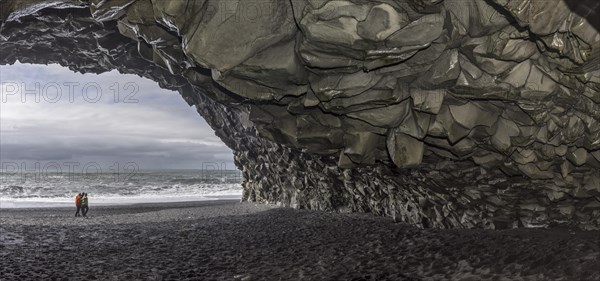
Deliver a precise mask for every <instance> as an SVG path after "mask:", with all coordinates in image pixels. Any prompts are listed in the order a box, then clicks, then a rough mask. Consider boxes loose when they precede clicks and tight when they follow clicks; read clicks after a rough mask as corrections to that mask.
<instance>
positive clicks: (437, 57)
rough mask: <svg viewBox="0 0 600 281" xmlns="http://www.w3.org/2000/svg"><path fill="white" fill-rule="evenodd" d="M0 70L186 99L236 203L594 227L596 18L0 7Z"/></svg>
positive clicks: (70, 4)
mask: <svg viewBox="0 0 600 281" xmlns="http://www.w3.org/2000/svg"><path fill="white" fill-rule="evenodd" d="M1 4H2V7H1V10H0V20H1V21H2V26H1V28H0V54H1V57H0V64H12V63H14V62H15V61H16V60H19V61H21V62H25V63H42V64H46V63H59V64H61V65H63V66H67V67H69V68H71V69H73V70H75V71H80V72H94V73H99V72H104V71H109V70H112V69H118V70H119V71H121V72H123V73H135V74H138V75H141V76H144V77H148V78H150V79H153V80H155V81H158V82H159V83H160V85H161V86H162V87H165V88H169V89H174V90H178V91H179V92H180V93H181V95H182V96H183V97H184V98H185V99H186V100H187V101H188V103H189V104H190V105H195V106H196V107H197V109H198V112H199V113H200V114H201V115H202V116H203V117H204V118H205V119H206V121H207V122H208V123H209V124H210V125H211V126H212V127H213V128H214V129H215V131H216V134H217V135H218V136H219V137H221V139H223V141H224V142H225V143H226V144H227V145H228V146H229V147H231V148H232V149H233V150H234V154H235V161H236V165H238V167H239V168H240V169H241V170H242V172H243V175H244V183H243V186H244V196H243V200H248V201H257V202H269V203H279V204H283V205H286V206H293V207H297V208H310V209H319V210H326V211H351V212H372V213H374V214H379V215H386V216H392V217H394V218H395V219H396V220H398V221H403V222H407V223H411V224H414V225H418V226H423V227H437V228H473V227H478V228H491V229H499V228H512V227H521V226H525V227H535V226H548V225H552V224H568V225H573V226H577V227H580V228H582V229H598V228H600V123H598V122H599V121H600V33H599V30H600V25H599V24H598V18H599V12H600V4H598V3H597V2H595V1H570V0H553V1H541V0H487V1H480V0H376V1H364V0H352V1H346V0H334V1H327V0H319V1H318V0H310V1H308V0H307V1H300V0H285V1H283V0H258V1H242V0H228V1H210V0H208V1H207V0H195V1H194V0H177V1H162V0H53V1H49V0H8V1H7V0H4V1H3V2H2V3H1Z"/></svg>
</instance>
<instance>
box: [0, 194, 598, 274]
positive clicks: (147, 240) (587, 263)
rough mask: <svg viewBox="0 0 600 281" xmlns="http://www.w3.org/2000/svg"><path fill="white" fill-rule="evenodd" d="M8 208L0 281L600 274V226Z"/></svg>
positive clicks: (199, 206)
mask: <svg viewBox="0 0 600 281" xmlns="http://www.w3.org/2000/svg"><path fill="white" fill-rule="evenodd" d="M74 212H75V210H74V208H69V209H66V208H54V209H31V210H22V209H2V210H0V280H3V281H4V280H96V279H98V280H185V279H189V280H600V247H599V243H600V241H599V239H600V232H598V231H595V232H583V231H573V230H569V229H551V230H534V229H517V230H504V231H484V230H435V229H425V230H423V229H418V228H415V227H412V226H408V225H404V224H400V223H394V222H392V221H391V219H388V218H380V217H373V216H370V215H366V214H332V213H324V212H314V211H304V210H293V209H287V208H276V207H272V206H265V205H255V204H251V203H238V202H237V201H207V202H185V203H165V204H161V203H157V204H140V205H129V206H114V207H94V206H91V209H90V212H89V218H87V219H86V218H75V217H73V216H74Z"/></svg>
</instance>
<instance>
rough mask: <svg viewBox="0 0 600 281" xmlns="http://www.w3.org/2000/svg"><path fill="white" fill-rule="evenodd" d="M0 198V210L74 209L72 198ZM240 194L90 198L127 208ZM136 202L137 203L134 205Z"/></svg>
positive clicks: (93, 201) (99, 203)
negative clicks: (136, 205)
mask: <svg viewBox="0 0 600 281" xmlns="http://www.w3.org/2000/svg"><path fill="white" fill-rule="evenodd" d="M45 199H46V200H41V198H25V199H23V198H19V199H8V200H7V199H6V198H0V210H5V209H6V210H8V209H38V208H74V200H75V199H74V196H73V198H45ZM241 199H242V195H241V194H215V195H187V196H186V195H184V196H154V197H150V196H143V197H127V196H122V197H99V198H98V197H95V198H94V197H92V198H90V200H91V202H90V204H91V206H128V205H131V204H146V203H156V204H160V203H178V202H203V201H218V200H238V201H239V200H241ZM135 202H138V203H135Z"/></svg>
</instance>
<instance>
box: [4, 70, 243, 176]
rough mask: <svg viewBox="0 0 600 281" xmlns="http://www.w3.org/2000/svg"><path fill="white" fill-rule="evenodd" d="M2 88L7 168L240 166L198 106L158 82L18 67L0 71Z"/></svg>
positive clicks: (114, 72) (134, 77) (106, 74)
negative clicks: (9, 165)
mask: <svg viewBox="0 0 600 281" xmlns="http://www.w3.org/2000/svg"><path fill="white" fill-rule="evenodd" d="M0 82H1V87H0V91H1V93H2V103H1V105H0V106H1V108H0V122H1V124H0V160H1V161H2V162H3V163H7V162H11V163H20V164H21V163H26V165H28V166H27V167H28V168H29V167H31V166H32V165H34V163H37V162H39V163H41V164H40V165H45V163H48V162H56V163H59V164H61V165H63V164H64V163H67V162H78V163H80V164H81V165H84V164H86V163H89V162H96V163H99V164H100V165H101V166H103V167H104V166H108V165H111V164H112V163H119V164H121V165H124V164H125V163H128V162H135V163H136V164H137V165H138V166H139V167H140V168H141V169H163V168H166V169H168V168H172V169H200V168H201V167H202V165H203V163H210V162H218V163H225V164H224V165H226V167H227V168H228V169H234V168H235V167H234V166H233V154H232V152H231V150H230V149H229V148H227V147H226V146H225V144H223V143H222V142H221V140H220V139H219V138H218V137H216V136H215V134H214V131H213V130H212V129H211V128H210V127H209V126H208V124H206V122H205V121H204V119H203V118H202V117H201V116H200V115H199V114H198V113H197V112H196V110H195V108H194V107H190V106H188V105H187V103H186V102H185V101H184V100H183V99H182V98H181V96H179V94H178V93H176V92H173V91H168V90H164V89H161V88H160V87H159V86H158V84H157V83H156V82H154V81H151V80H147V79H144V78H140V77H138V76H135V75H123V74H119V73H118V72H116V71H112V72H108V73H103V74H100V75H96V74H80V73H74V72H72V71H70V70H69V69H67V68H63V67H61V66H59V65H48V66H45V65H31V64H15V65H12V66H8V65H2V66H0ZM36 83H39V87H38V86H36ZM115 83H118V88H119V89H120V91H119V94H118V96H116V95H115V92H116V88H117V87H116V85H117V84H115ZM59 92H60V93H61V94H60V96H58V94H57V93H59ZM131 93H133V94H131ZM36 98H38V99H39V101H37V100H36ZM23 99H24V100H23ZM67 165H69V164H67Z"/></svg>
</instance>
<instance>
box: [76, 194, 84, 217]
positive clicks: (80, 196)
mask: <svg viewBox="0 0 600 281" xmlns="http://www.w3.org/2000/svg"><path fill="white" fill-rule="evenodd" d="M82 197H83V193H78V194H77V196H75V207H77V212H75V216H76V217H78V216H79V211H81V198H82Z"/></svg>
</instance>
